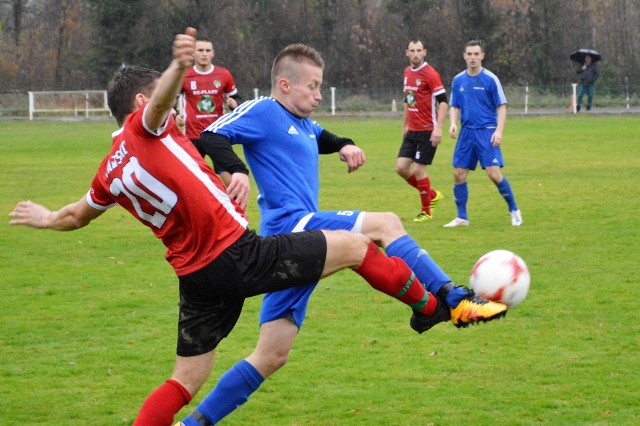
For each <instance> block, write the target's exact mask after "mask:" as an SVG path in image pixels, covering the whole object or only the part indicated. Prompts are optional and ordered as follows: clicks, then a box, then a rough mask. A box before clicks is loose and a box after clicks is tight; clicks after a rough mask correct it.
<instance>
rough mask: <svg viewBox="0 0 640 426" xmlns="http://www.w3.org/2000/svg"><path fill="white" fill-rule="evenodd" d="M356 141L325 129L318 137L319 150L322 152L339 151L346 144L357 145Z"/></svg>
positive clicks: (331, 152)
mask: <svg viewBox="0 0 640 426" xmlns="http://www.w3.org/2000/svg"><path fill="white" fill-rule="evenodd" d="M355 144H356V143H355V142H354V141H352V140H351V139H348V138H341V137H339V136H336V135H334V134H333V133H331V132H328V131H326V130H323V131H322V133H320V137H319V138H318V152H319V153H320V154H333V153H334V152H338V151H340V150H341V149H342V147H343V146H345V145H355Z"/></svg>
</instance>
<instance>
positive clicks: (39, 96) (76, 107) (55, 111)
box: [29, 90, 111, 120]
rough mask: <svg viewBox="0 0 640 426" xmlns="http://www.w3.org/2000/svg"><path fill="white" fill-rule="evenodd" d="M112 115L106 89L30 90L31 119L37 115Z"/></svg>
mask: <svg viewBox="0 0 640 426" xmlns="http://www.w3.org/2000/svg"><path fill="white" fill-rule="evenodd" d="M92 115H94V116H110V115H111V112H110V110H109V106H108V104H107V91H106V90H70V91H49V92H29V120H33V119H34V118H35V117H59V118H65V117H68V118H70V117H72V118H79V117H84V118H90V117H91V116H92Z"/></svg>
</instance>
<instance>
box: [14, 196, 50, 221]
mask: <svg viewBox="0 0 640 426" xmlns="http://www.w3.org/2000/svg"><path fill="white" fill-rule="evenodd" d="M50 213H51V212H50V211H49V209H47V208H46V207H44V206H41V205H40V204H36V203H33V202H31V201H20V202H19V203H18V204H17V205H16V207H15V208H14V209H13V211H12V212H11V213H9V216H11V217H13V218H14V219H12V220H11V221H10V222H9V224H11V225H25V226H30V227H32V228H45V227H46V223H47V218H48V217H49V214H50Z"/></svg>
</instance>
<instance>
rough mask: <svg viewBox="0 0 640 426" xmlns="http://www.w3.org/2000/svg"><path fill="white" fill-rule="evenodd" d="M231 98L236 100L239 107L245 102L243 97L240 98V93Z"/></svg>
mask: <svg viewBox="0 0 640 426" xmlns="http://www.w3.org/2000/svg"><path fill="white" fill-rule="evenodd" d="M229 97H230V98H233V99H235V100H236V102H237V103H238V106H240V104H241V103H242V102H244V100H243V99H242V96H240V94H239V93H238V92H236V94H235V95H231V96H229ZM236 108H238V107H236ZM234 109H235V108H234ZM232 111H233V110H232Z"/></svg>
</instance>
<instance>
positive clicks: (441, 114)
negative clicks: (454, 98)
mask: <svg viewBox="0 0 640 426" xmlns="http://www.w3.org/2000/svg"><path fill="white" fill-rule="evenodd" d="M448 109H449V104H448V103H446V102H440V103H439V104H438V120H437V121H436V126H437V127H438V128H440V129H442V127H443V126H444V118H445V117H446V115H447V110H448Z"/></svg>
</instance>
